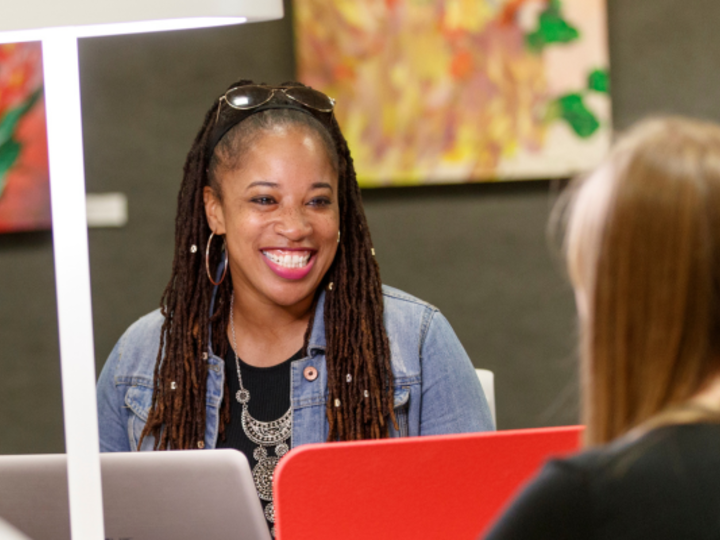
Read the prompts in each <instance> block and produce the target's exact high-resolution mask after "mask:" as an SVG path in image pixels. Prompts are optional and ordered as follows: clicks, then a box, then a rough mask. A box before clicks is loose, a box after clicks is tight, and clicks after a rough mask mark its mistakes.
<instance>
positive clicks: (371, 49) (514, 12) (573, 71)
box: [294, 0, 611, 187]
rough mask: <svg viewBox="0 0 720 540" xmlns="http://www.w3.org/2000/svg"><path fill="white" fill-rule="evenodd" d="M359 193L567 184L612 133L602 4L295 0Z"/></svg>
mask: <svg viewBox="0 0 720 540" xmlns="http://www.w3.org/2000/svg"><path fill="white" fill-rule="evenodd" d="M294 16H295V34H296V51H297V65H298V77H299V80H300V81H302V82H303V83H305V84H308V85H310V86H312V87H314V88H317V89H318V90H321V91H323V92H325V93H327V94H328V95H330V96H332V97H334V98H336V99H337V105H336V111H335V114H336V117H337V119H338V122H339V123H340V126H341V127H342V129H343V132H344V133H345V135H346V137H347V139H348V144H349V145H350V149H351V152H352V155H353V158H354V160H355V165H356V168H357V171H358V177H359V180H360V184H361V186H363V187H375V186H387V185H395V186H397V185H416V184H437V183H459V182H481V181H494V180H515V179H543V178H558V177H568V176H571V175H574V174H576V173H579V172H582V171H585V170H588V169H590V168H592V167H593V166H595V165H596V164H597V163H598V162H599V160H600V159H601V158H602V157H603V156H604V154H605V153H606V151H607V149H608V147H609V142H610V134H611V125H610V97H609V77H608V69H609V68H608V52H607V34H606V27H607V22H606V13H605V0H363V1H362V2H357V1H355V0H295V1H294Z"/></svg>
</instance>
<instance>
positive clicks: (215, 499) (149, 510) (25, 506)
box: [0, 450, 270, 540]
mask: <svg viewBox="0 0 720 540" xmlns="http://www.w3.org/2000/svg"><path fill="white" fill-rule="evenodd" d="M100 463H101V470H102V484H103V501H104V511H105V537H106V538H107V539H111V540H130V539H132V540H163V539H168V540H196V539H198V538H203V539H204V540H227V539H228V538H233V539H235V540H270V533H269V531H268V527H267V524H266V521H265V517H264V515H263V511H262V507H261V505H260V501H259V499H258V496H257V493H256V491H255V485H254V484H253V479H252V473H251V471H250V467H249V465H248V462H247V459H246V458H245V456H244V455H243V454H242V453H240V452H238V451H236V450H186V451H182V452H131V453H113V454H101V456H100ZM0 517H2V518H3V519H5V520H6V521H7V522H9V523H10V524H11V525H13V526H14V527H16V528H17V529H19V530H20V531H22V532H23V533H25V534H26V535H27V536H29V537H30V538H31V539H33V540H70V520H69V517H68V495H67V469H66V458H65V455H63V454H46V455H26V456H0Z"/></svg>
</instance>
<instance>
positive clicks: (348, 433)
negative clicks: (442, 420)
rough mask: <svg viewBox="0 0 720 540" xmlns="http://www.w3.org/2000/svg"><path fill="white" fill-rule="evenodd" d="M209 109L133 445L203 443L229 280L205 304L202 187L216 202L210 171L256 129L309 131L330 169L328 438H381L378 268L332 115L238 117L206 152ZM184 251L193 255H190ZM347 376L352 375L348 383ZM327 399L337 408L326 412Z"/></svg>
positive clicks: (178, 226)
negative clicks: (143, 419) (335, 239)
mask: <svg viewBox="0 0 720 540" xmlns="http://www.w3.org/2000/svg"><path fill="white" fill-rule="evenodd" d="M247 84H254V83H252V82H251V81H246V80H243V81H239V82H237V83H234V84H233V85H231V86H230V88H233V87H236V86H242V85H247ZM298 85H299V83H285V84H283V85H282V86H298ZM218 107H221V102H220V101H219V100H216V101H215V102H214V104H213V106H212V107H211V108H210V110H209V111H208V112H207V114H206V115H205V121H204V122H203V125H202V127H201V128H200V131H199V133H198V134H197V136H196V137H195V141H194V142H193V145H192V148H191V149H190V152H189V153H188V156H187V160H186V162H185V167H184V177H183V182H182V185H181V187H180V193H179V195H178V210H177V215H176V220H175V256H174V259H173V268H172V275H171V277H170V281H169V283H168V285H167V287H166V288H165V292H164V293H163V295H162V299H161V303H160V307H161V312H162V314H163V316H164V317H165V320H164V322H163V326H162V331H161V337H160V345H159V349H158V355H157V361H156V364H155V372H154V380H153V395H152V403H151V406H150V411H149V413H148V419H147V423H146V425H145V428H144V429H143V432H142V436H141V438H140V441H139V443H138V448H139V447H140V445H141V444H142V441H143V439H144V438H145V437H146V436H148V435H150V436H153V437H155V448H156V449H184V448H198V447H200V448H202V447H204V440H205V431H206V399H207V398H206V393H207V376H208V350H209V346H210V341H211V336H213V337H214V340H213V344H212V345H213V349H214V352H215V353H216V354H218V355H219V356H221V357H224V356H225V355H226V354H227V350H228V343H227V339H225V335H226V329H227V326H228V322H229V304H230V295H231V294H232V278H231V276H230V275H229V274H228V276H227V278H226V279H225V280H224V281H223V282H222V283H221V285H219V286H218V287H217V290H216V291H215V293H214V298H213V289H214V287H213V285H212V284H211V283H210V281H209V280H208V278H207V275H206V273H205V261H204V257H203V254H204V248H205V245H206V243H207V241H208V238H209V236H210V233H211V231H210V228H209V226H208V223H207V219H206V216H205V208H204V203H203V188H204V187H205V186H208V185H210V186H211V187H213V189H215V191H216V192H217V193H218V196H221V192H220V191H219V186H218V185H217V182H216V180H215V178H216V174H215V172H216V171H217V170H218V168H221V167H230V168H232V167H238V166H242V156H243V154H244V153H245V152H247V149H248V148H249V147H251V146H252V144H254V142H255V141H256V140H257V139H258V138H259V137H260V136H261V135H262V134H263V133H264V132H267V130H269V129H273V128H275V127H277V126H282V125H284V126H288V125H294V126H300V127H302V128H304V129H309V130H312V132H314V133H315V134H316V135H317V136H318V137H319V139H320V140H321V141H322V142H323V144H324V145H325V147H326V149H327V150H328V157H329V159H330V161H331V163H333V165H334V166H335V168H336V170H337V173H338V192H339V193H338V197H339V201H338V202H339V208H340V229H341V230H342V242H341V243H340V245H339V246H338V250H337V254H336V256H335V260H334V261H333V263H332V265H331V267H330V269H329V270H328V272H327V274H326V275H325V278H324V280H323V282H322V283H321V285H320V287H318V291H317V292H316V302H317V297H318V293H319V291H320V290H321V289H322V288H324V287H326V284H327V283H328V282H332V283H333V288H332V290H331V291H328V292H327V293H326V296H325V305H324V318H325V336H326V351H325V357H326V364H327V372H328V379H327V380H328V383H327V384H328V391H327V403H326V414H327V418H328V421H329V425H330V430H329V434H328V440H356V439H368V438H371V439H377V438H382V437H386V436H387V434H388V429H389V422H393V423H394V424H395V423H396V420H395V416H394V412H393V375H392V370H391V365H390V346H389V342H388V338H387V334H386V332H385V327H384V325H383V296H382V287H381V281H380V270H379V267H378V265H377V262H376V261H375V257H374V254H373V251H372V242H371V239H370V231H369V230H368V226H367V221H366V219H365V213H364V210H363V206H362V200H361V197H360V188H359V187H358V184H357V179H356V176H355V169H354V167H353V161H352V158H351V157H350V151H349V149H348V146H347V142H346V141H345V138H344V137H343V135H342V133H341V132H340V128H339V126H338V124H337V121H336V120H335V118H334V116H333V115H332V113H320V112H315V111H311V110H308V112H309V113H310V114H307V112H300V111H295V110H292V109H287V108H273V109H267V110H264V111H262V112H258V113H256V114H250V115H249V116H248V115H245V118H244V119H242V120H239V123H238V125H237V126H235V127H234V128H233V129H232V130H230V131H229V132H228V134H227V135H226V136H225V137H224V138H223V139H222V140H221V141H220V143H218V145H217V147H216V148H215V150H214V151H213V152H212V155H209V153H210V152H209V151H208V149H207V143H208V137H209V136H210V134H211V131H212V128H213V126H214V123H215V122H216V118H217V117H218V110H217V109H218ZM227 109H230V107H228V106H227V105H226V106H224V107H221V111H219V112H220V118H223V116H224V115H226V114H237V112H236V111H234V110H230V111H228V110H227ZM220 245H221V242H213V246H212V248H211V252H210V267H211V268H217V267H218V265H219V264H220V260H221V257H222V256H223V254H222V251H221V247H220ZM192 246H195V249H192V250H191V247H192ZM313 305H314V304H313ZM211 306H212V307H211ZM211 309H212V314H211V313H210V311H211ZM313 317H314V309H313V315H311V319H310V323H309V324H308V329H307V331H306V333H305V340H304V346H303V348H304V350H307V347H308V339H309V336H310V332H311V329H312V326H313V322H314V321H313ZM208 330H210V331H208ZM348 374H350V375H351V377H352V378H351V382H349V383H348V382H347V381H346V376H347V375H348ZM366 391H367V392H366ZM228 394H229V392H228V388H227V382H226V384H225V392H224V397H223V403H222V406H221V410H220V423H219V430H218V434H219V436H220V437H223V438H224V432H225V426H226V424H227V423H228V421H229V420H230V400H229V396H228ZM336 400H339V403H340V406H339V407H335V406H334V405H335V403H336Z"/></svg>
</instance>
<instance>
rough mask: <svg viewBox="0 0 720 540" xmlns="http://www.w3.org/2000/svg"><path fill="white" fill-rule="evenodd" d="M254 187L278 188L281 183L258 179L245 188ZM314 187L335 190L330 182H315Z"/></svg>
mask: <svg viewBox="0 0 720 540" xmlns="http://www.w3.org/2000/svg"><path fill="white" fill-rule="evenodd" d="M254 187H269V188H277V187H279V185H278V184H277V183H276V182H268V181H267V180H258V181H257V182H252V183H251V184H250V185H249V186H248V187H247V188H245V191H247V190H248V189H251V188H254ZM311 187H312V189H323V188H328V189H329V190H330V191H333V188H332V185H331V184H329V183H328V182H315V183H314V184H313V185H312V186H311Z"/></svg>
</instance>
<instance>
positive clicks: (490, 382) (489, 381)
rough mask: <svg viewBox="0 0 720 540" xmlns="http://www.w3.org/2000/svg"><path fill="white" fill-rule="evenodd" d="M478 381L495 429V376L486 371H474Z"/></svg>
mask: <svg viewBox="0 0 720 540" xmlns="http://www.w3.org/2000/svg"><path fill="white" fill-rule="evenodd" d="M475 373H477V376H478V379H480V386H482V389H483V392H485V399H487V402H488V405H489V406H490V413H491V414H492V419H493V424H495V429H497V418H496V417H495V374H494V373H493V372H492V371H490V370H488V369H476V370H475Z"/></svg>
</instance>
